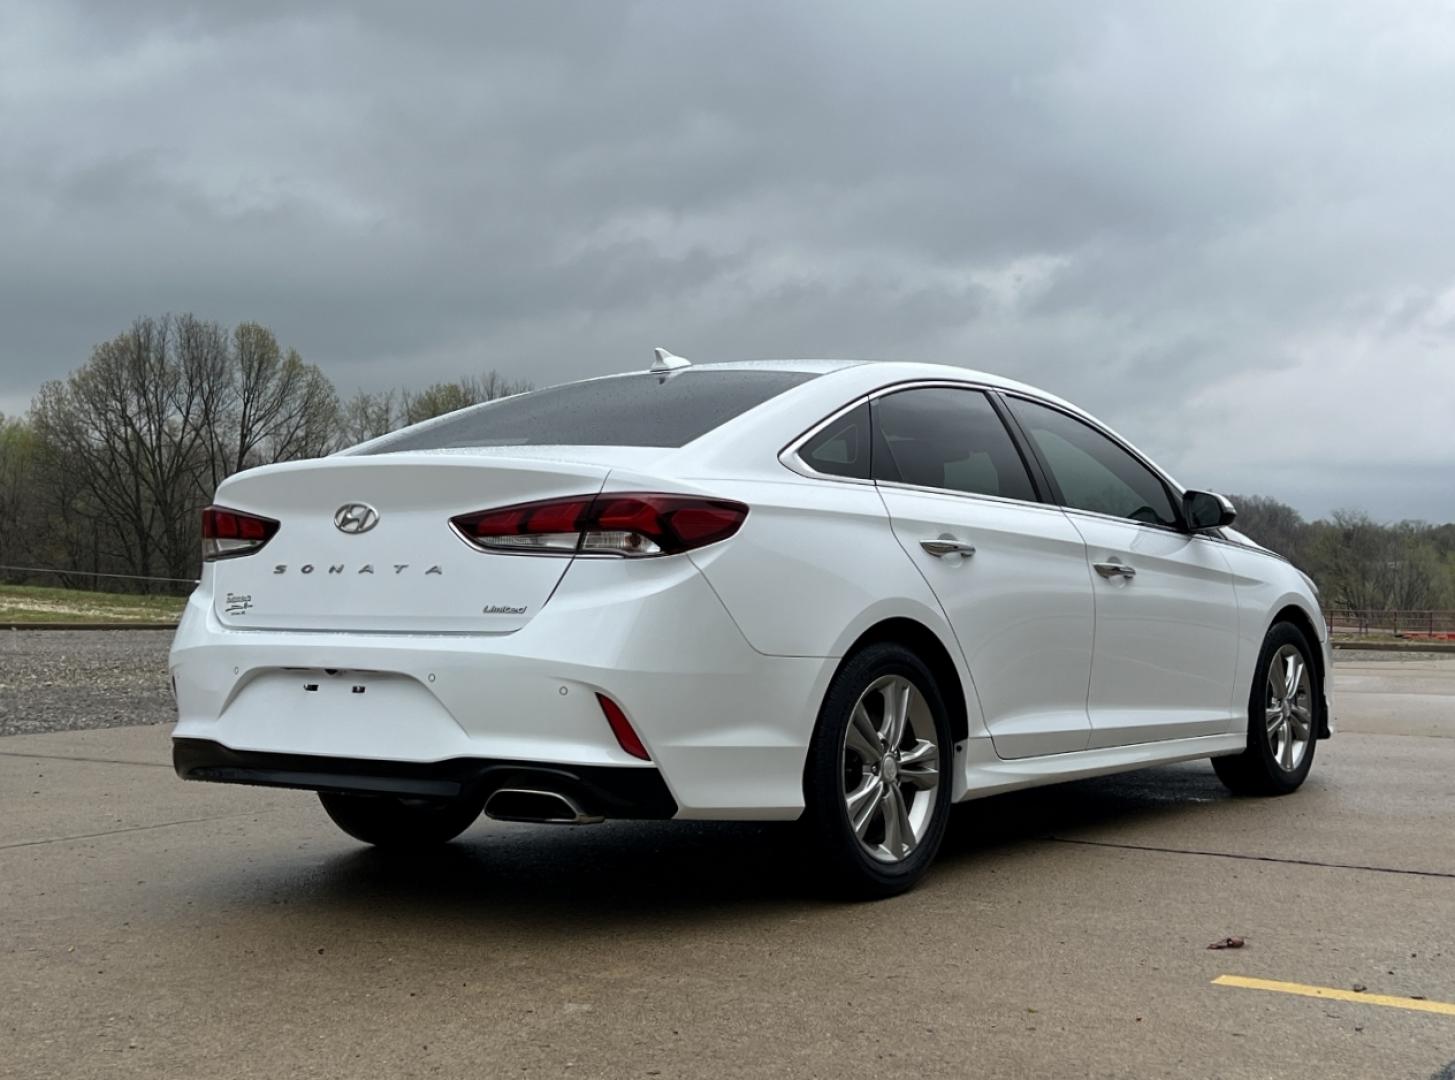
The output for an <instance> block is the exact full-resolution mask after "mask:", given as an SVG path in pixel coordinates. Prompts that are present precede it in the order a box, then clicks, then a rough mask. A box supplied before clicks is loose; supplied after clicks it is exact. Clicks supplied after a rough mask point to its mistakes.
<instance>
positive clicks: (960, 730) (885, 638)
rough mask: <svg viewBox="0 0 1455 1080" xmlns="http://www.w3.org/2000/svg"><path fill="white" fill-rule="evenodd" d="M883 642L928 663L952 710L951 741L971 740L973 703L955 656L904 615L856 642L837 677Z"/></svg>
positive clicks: (882, 623)
mask: <svg viewBox="0 0 1455 1080" xmlns="http://www.w3.org/2000/svg"><path fill="white" fill-rule="evenodd" d="M880 642H893V643H894V644H896V645H903V646H904V647H905V648H907V649H910V650H911V651H913V652H914V654H915V655H916V656H918V657H919V658H920V659H921V660H923V661H924V662H925V664H926V666H928V667H929V669H930V674H932V675H933V676H934V677H935V682H936V683H938V684H939V688H940V693H941V694H942V695H943V696H944V698H945V705H946V707H947V708H948V709H949V710H950V739H951V741H952V742H955V743H960V742H964V741H965V740H966V739H968V738H969V737H970V710H969V702H968V700H967V698H966V686H965V682H964V680H963V679H961V678H960V670H959V668H958V667H957V666H956V664H955V658H954V654H953V653H951V652H950V650H949V648H948V647H947V646H946V645H945V643H944V642H943V641H941V640H940V636H939V635H938V634H936V633H935V632H934V631H933V630H931V629H930V628H929V627H928V626H926V625H925V624H924V623H922V622H919V621H917V620H915V619H911V618H907V617H905V616H902V615H901V616H894V617H891V618H887V619H881V620H880V621H879V622H877V623H875V624H874V625H873V626H871V627H869V628H868V629H867V630H865V631H864V632H863V633H861V634H860V635H859V636H858V637H857V638H855V639H854V642H853V644H851V645H850V646H849V647H848V649H846V650H845V652H844V655H843V658H842V659H840V661H839V663H838V665H837V667H836V668H835V669H834V674H835V675H837V674H838V672H839V670H840V669H842V668H843V666H844V664H846V663H847V662H848V661H849V659H850V658H851V657H853V656H855V655H857V654H858V653H859V652H861V651H863V650H864V649H865V648H867V647H868V646H870V645H875V644H878V643H880Z"/></svg>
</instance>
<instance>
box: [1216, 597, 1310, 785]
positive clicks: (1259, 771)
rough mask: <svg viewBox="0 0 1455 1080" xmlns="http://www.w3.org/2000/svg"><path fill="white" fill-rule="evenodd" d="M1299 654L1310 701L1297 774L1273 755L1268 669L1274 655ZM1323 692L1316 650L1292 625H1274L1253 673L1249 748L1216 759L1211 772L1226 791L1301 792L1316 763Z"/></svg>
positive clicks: (1249, 695)
mask: <svg viewBox="0 0 1455 1080" xmlns="http://www.w3.org/2000/svg"><path fill="white" fill-rule="evenodd" d="M1290 648H1292V649H1296V650H1298V652H1299V654H1300V655H1301V656H1302V658H1303V663H1304V665H1305V667H1306V669H1307V671H1308V679H1309V695H1308V696H1309V701H1308V721H1307V722H1308V727H1309V735H1308V739H1307V746H1306V747H1305V749H1304V750H1303V753H1302V757H1301V759H1300V760H1298V761H1297V763H1296V767H1295V768H1293V769H1288V768H1285V767H1284V765H1282V764H1280V763H1279V761H1278V760H1277V758H1276V757H1275V755H1274V745H1273V743H1274V742H1275V740H1273V739H1271V738H1270V735H1269V729H1268V724H1269V721H1268V714H1269V708H1268V705H1269V702H1268V699H1267V695H1268V693H1269V689H1268V682H1269V668H1270V666H1271V664H1272V661H1273V659H1274V657H1275V656H1277V655H1279V654H1280V653H1282V652H1284V651H1285V650H1287V649H1290ZM1323 700H1324V688H1323V679H1322V676H1321V674H1320V672H1319V668H1318V664H1317V663H1316V662H1315V661H1314V657H1313V646H1312V645H1311V643H1310V642H1309V640H1308V639H1307V638H1306V637H1305V636H1304V634H1303V632H1302V631H1301V630H1299V629H1298V627H1296V626H1294V625H1293V624H1292V623H1286V622H1283V623H1275V624H1274V625H1273V628H1272V629H1271V630H1269V631H1268V637H1267V638H1265V639H1264V641H1263V649H1262V651H1261V652H1260V653H1259V654H1258V664H1257V666H1256V667H1255V668H1254V669H1253V687H1252V689H1251V691H1250V692H1249V694H1248V746H1247V749H1246V750H1244V751H1243V752H1242V753H1241V754H1235V755H1233V756H1231V757H1219V758H1213V769H1214V771H1216V772H1217V774H1218V779H1219V780H1221V781H1222V782H1223V783H1224V784H1225V785H1227V787H1228V789H1229V790H1230V791H1232V792H1234V793H1235V794H1238V795H1288V794H1290V793H1291V792H1294V791H1297V790H1298V789H1299V787H1300V785H1302V784H1303V782H1304V780H1305V779H1306V778H1307V777H1308V774H1309V770H1310V769H1311V768H1312V767H1313V763H1314V748H1315V747H1316V746H1317V745H1318V732H1319V727H1320V722H1321V720H1322V715H1321V710H1322V708H1323Z"/></svg>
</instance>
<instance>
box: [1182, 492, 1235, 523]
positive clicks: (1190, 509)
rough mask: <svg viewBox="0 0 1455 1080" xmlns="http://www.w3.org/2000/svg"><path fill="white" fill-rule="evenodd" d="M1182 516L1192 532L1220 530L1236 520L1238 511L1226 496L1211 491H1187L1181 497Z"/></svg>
mask: <svg viewBox="0 0 1455 1080" xmlns="http://www.w3.org/2000/svg"><path fill="white" fill-rule="evenodd" d="M1182 516H1183V517H1184V518H1185V519H1186V520H1187V527H1188V528H1189V529H1191V530H1192V531H1193V532H1202V531H1203V530H1204V529H1220V528H1222V527H1223V526H1224V525H1231V524H1232V523H1233V522H1234V521H1236V520H1237V518H1238V511H1237V510H1236V509H1234V507H1233V504H1232V503H1231V502H1229V501H1228V498H1227V496H1226V495H1219V494H1217V493H1216V492H1213V491H1189V492H1187V493H1186V494H1184V495H1183V496H1182Z"/></svg>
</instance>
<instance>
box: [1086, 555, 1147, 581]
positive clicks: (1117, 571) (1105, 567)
mask: <svg viewBox="0 0 1455 1080" xmlns="http://www.w3.org/2000/svg"><path fill="white" fill-rule="evenodd" d="M1091 566H1092V569H1094V570H1095V571H1096V572H1097V573H1098V574H1100V575H1101V576H1102V577H1104V578H1114V577H1119V578H1128V579H1130V578H1134V577H1136V576H1137V568H1136V567H1135V566H1128V565H1127V564H1126V563H1123V562H1117V561H1116V560H1115V559H1113V560H1112V561H1111V562H1098V563H1092V564H1091Z"/></svg>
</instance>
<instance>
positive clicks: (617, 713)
mask: <svg viewBox="0 0 1455 1080" xmlns="http://www.w3.org/2000/svg"><path fill="white" fill-rule="evenodd" d="M596 700H597V701H599V702H600V703H601V711H602V712H603V713H605V714H606V722H607V723H608V724H610V725H611V733H612V734H613V735H615V736H616V741H617V742H618V743H619V744H620V745H621V748H622V749H623V750H625V751H626V752H627V753H628V754H630V755H631V756H632V757H634V758H641V759H642V760H643V761H651V760H652V756H651V755H650V754H648V753H647V748H646V747H645V746H643V745H642V740H641V739H640V738H639V737H638V736H637V733H636V732H635V731H634V730H632V725H631V721H630V720H628V719H627V718H626V713H624V712H622V711H621V706H620V705H618V704H617V703H616V702H614V701H612V700H611V698H609V697H607V696H606V695H605V694H597V695H596Z"/></svg>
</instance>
